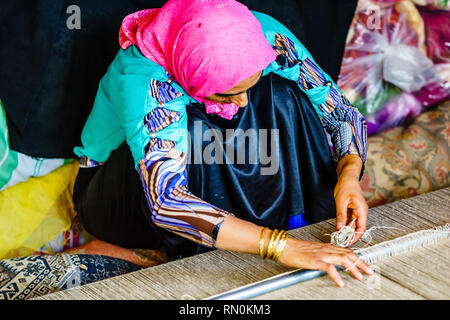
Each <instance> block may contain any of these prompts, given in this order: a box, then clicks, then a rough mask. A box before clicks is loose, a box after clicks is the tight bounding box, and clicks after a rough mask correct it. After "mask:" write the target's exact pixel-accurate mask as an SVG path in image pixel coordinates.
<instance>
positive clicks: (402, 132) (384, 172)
mask: <svg viewBox="0 0 450 320" xmlns="http://www.w3.org/2000/svg"><path fill="white" fill-rule="evenodd" d="M361 186H362V189H363V192H364V195H365V197H366V200H367V202H368V204H369V207H377V206H380V205H383V204H386V203H389V202H394V201H398V200H402V199H405V198H410V197H413V196H416V195H419V194H423V193H427V192H431V191H435V190H439V189H442V188H444V187H447V186H450V101H447V102H446V103H444V104H442V105H440V106H438V107H436V108H433V109H431V110H430V111H428V112H426V113H424V114H422V115H420V116H419V117H418V118H416V119H415V120H414V122H413V123H411V124H410V125H405V126H401V127H397V128H394V129H391V130H388V131H385V132H383V133H381V134H378V135H376V136H374V137H371V138H369V148H368V155H367V163H366V173H365V175H364V177H363V180H362V182H361Z"/></svg>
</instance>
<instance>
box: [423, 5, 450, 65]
mask: <svg viewBox="0 0 450 320" xmlns="http://www.w3.org/2000/svg"><path fill="white" fill-rule="evenodd" d="M449 3H450V1H449ZM421 14H422V17H423V19H424V21H425V27H426V32H427V39H426V44H427V55H428V57H429V58H430V59H431V60H433V62H434V63H450V11H430V10H427V9H423V10H421Z"/></svg>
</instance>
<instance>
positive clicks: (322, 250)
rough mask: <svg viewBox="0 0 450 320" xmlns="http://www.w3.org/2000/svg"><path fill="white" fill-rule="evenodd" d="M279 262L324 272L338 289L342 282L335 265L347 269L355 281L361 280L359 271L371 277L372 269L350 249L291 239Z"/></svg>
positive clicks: (342, 284)
mask: <svg viewBox="0 0 450 320" xmlns="http://www.w3.org/2000/svg"><path fill="white" fill-rule="evenodd" d="M279 262H281V263H283V264H285V265H287V266H289V267H293V268H301V269H310V270H321V271H324V272H326V273H328V274H329V275H330V277H331V278H332V279H333V281H334V282H336V284H337V285H338V286H339V287H343V286H344V282H343V281H342V278H341V276H340V274H339V272H338V271H337V270H336V267H335V266H336V265H339V266H344V267H345V268H347V270H348V271H349V272H351V274H352V275H353V276H354V277H355V278H356V279H357V280H362V279H363V276H362V274H361V272H360V269H361V270H362V271H364V272H365V273H366V274H368V275H373V271H372V269H371V268H370V267H369V266H368V265H367V264H366V263H365V262H364V261H362V260H360V259H359V257H358V256H357V255H356V254H355V253H354V252H353V251H352V250H350V249H347V248H340V247H336V246H333V245H331V244H324V243H319V242H309V241H303V240H297V239H293V238H290V239H289V240H288V243H287V245H286V248H285V249H284V251H283V253H282V254H281V256H280V259H279Z"/></svg>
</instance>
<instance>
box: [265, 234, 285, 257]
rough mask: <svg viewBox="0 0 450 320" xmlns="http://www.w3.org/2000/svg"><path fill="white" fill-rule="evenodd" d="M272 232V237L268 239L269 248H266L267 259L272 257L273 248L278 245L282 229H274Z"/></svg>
mask: <svg viewBox="0 0 450 320" xmlns="http://www.w3.org/2000/svg"><path fill="white" fill-rule="evenodd" d="M275 231H276V232H274V234H273V235H272V239H270V243H269V248H268V250H267V259H272V258H273V254H274V253H275V249H276V247H277V246H278V243H279V241H280V238H281V236H282V235H283V231H281V232H280V231H278V230H275Z"/></svg>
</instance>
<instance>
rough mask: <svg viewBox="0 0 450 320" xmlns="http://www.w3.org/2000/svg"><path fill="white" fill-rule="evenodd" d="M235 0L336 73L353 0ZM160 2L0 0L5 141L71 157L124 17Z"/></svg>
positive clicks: (0, 92) (115, 47)
mask: <svg viewBox="0 0 450 320" xmlns="http://www.w3.org/2000/svg"><path fill="white" fill-rule="evenodd" d="M240 2H242V3H243V4H245V5H247V6H248V7H249V8H250V9H251V10H255V11H260V12H263V13H266V14H269V15H271V16H272V17H274V18H275V19H277V20H279V21H280V22H281V23H283V24H284V25H285V26H286V27H287V28H289V29H290V30H291V31H292V32H293V33H294V34H295V35H296V36H297V37H298V38H299V40H300V41H302V43H303V44H305V46H306V47H307V48H308V50H309V51H310V53H311V54H312V56H313V57H314V58H315V60H316V61H317V62H318V63H319V65H320V66H321V67H322V68H323V69H324V70H325V71H326V72H327V73H328V74H329V75H330V76H331V77H332V78H333V79H334V80H337V77H338V74H339V69H340V65H341V61H342V56H343V51H344V45H345V38H346V35H347V32H348V27H349V26H350V23H351V20H352V18H353V15H354V11H355V7H356V3H357V1H356V0H341V1H337V0H315V1H307V0H278V1H273V0H242V1H240ZM165 3H166V1H164V0H159V1H158V0H115V1H112V0H111V1H104V0H96V1H94V0H58V1H55V0H14V1H0V21H1V24H0V43H1V45H0V75H1V76H0V99H1V100H2V101H3V103H4V105H5V109H6V115H7V121H8V128H9V137H10V145H11V148H12V149H13V150H15V151H19V152H22V153H25V154H28V155H30V156H34V157H42V158H72V157H75V155H74V154H73V148H74V147H75V146H79V145H80V136H81V132H82V129H83V127H84V124H85V122H86V119H87V117H88V115H89V113H90V111H91V109H92V106H93V102H94V99H95V95H96V92H97V88H98V83H99V81H100V79H101V77H102V76H103V75H104V74H105V72H106V70H107V68H108V66H109V64H110V63H111V62H112V60H113V59H114V56H115V55H116V54H117V51H118V50H119V43H118V30H119V28H120V25H121V22H122V20H123V18H124V17H125V16H126V15H128V14H130V13H132V12H135V11H138V10H141V9H147V8H160V7H162V6H163V5H164V4H165ZM71 5H77V6H78V7H79V8H80V12H81V29H80V30H77V29H74V30H70V29H68V28H67V20H68V18H69V17H70V16H71V13H67V8H68V7H69V6H71Z"/></svg>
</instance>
